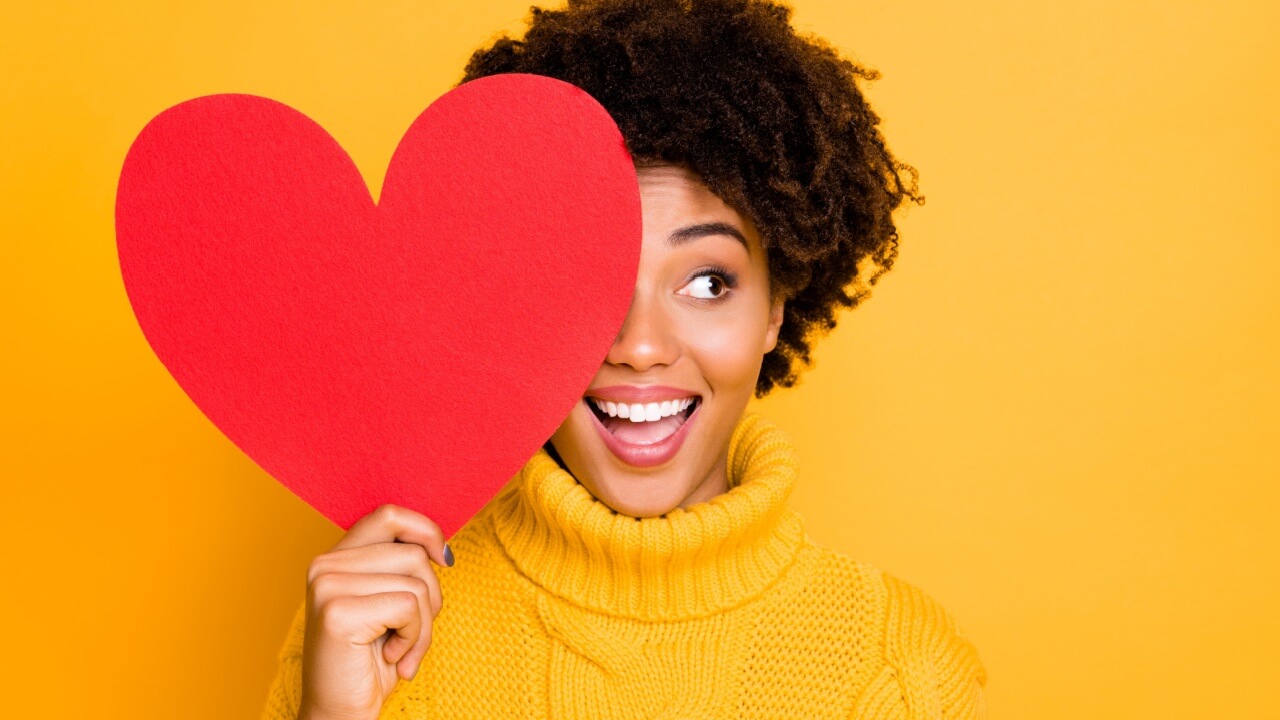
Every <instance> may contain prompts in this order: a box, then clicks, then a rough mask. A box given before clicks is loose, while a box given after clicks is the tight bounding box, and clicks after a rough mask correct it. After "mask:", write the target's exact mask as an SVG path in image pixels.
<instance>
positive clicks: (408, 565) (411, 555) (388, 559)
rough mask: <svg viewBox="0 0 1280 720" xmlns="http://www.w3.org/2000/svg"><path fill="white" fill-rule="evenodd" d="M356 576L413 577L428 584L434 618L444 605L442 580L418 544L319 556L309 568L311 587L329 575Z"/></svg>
mask: <svg viewBox="0 0 1280 720" xmlns="http://www.w3.org/2000/svg"><path fill="white" fill-rule="evenodd" d="M356 572H364V573H399V574H401V575H411V576H413V577H415V578H418V579H419V580H421V581H422V582H424V583H426V585H427V589H428V597H429V599H430V607H431V611H432V613H431V616H432V617H433V618H434V617H435V616H436V615H437V614H439V613H440V608H441V607H443V605H444V598H443V597H442V595H441V591H440V579H439V578H438V577H436V573H435V571H434V570H433V569H432V568H431V563H429V562H428V561H427V551H426V548H424V547H422V546H421V545H418V544H414V543H378V544H377V545H365V546H363V547H353V548H345V549H342V550H336V551H333V552H328V553H325V554H324V555H320V556H317V557H316V558H315V559H314V560H312V561H311V565H310V567H308V568H307V584H308V585H310V584H311V583H312V582H314V580H315V578H317V577H319V576H320V575H323V574H326V573H356Z"/></svg>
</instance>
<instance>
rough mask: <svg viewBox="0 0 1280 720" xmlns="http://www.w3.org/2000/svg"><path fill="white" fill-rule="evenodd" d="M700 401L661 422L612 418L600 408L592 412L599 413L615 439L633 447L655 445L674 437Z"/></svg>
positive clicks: (598, 415)
mask: <svg viewBox="0 0 1280 720" xmlns="http://www.w3.org/2000/svg"><path fill="white" fill-rule="evenodd" d="M697 404H698V401H697V400H695V401H693V402H692V403H690V404H689V407H688V408H686V409H685V410H683V411H681V412H678V413H674V414H672V415H668V416H667V417H664V418H661V419H659V420H652V421H645V422H633V421H631V420H629V419H627V418H618V417H610V416H609V415H607V414H605V413H600V412H598V410H599V408H596V407H594V406H593V407H592V412H596V413H597V417H599V418H600V422H601V424H603V425H604V426H605V429H607V430H608V431H609V432H610V433H612V434H613V436H614V437H616V438H618V439H619V440H621V441H623V442H625V443H629V444H632V445H653V444H655V443H659V442H662V441H663V440H666V439H667V438H669V437H671V436H672V435H674V434H675V433H676V432H677V431H678V430H679V429H680V426H681V425H684V424H685V422H686V421H688V419H689V418H690V417H691V416H692V415H693V411H694V410H695V409H696V407H695V406H696V405H697Z"/></svg>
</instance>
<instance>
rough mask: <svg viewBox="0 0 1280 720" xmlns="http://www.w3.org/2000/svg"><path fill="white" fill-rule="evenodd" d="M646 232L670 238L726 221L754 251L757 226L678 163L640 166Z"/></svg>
mask: <svg viewBox="0 0 1280 720" xmlns="http://www.w3.org/2000/svg"><path fill="white" fill-rule="evenodd" d="M636 179H637V181H638V182H639V185H640V204H641V208H642V211H643V213H644V233H645V235H646V236H660V237H661V238H667V237H669V236H670V235H671V234H672V233H678V232H679V231H680V230H682V229H684V228H687V227H689V226H693V225H699V224H708V223H724V224H727V225H729V226H731V227H733V228H736V229H737V230H738V231H739V232H740V233H741V234H742V235H744V236H745V237H746V239H747V244H748V246H749V248H751V249H752V250H753V252H754V248H755V247H758V246H759V238H758V236H757V235H756V232H755V227H754V226H753V225H752V224H751V222H750V221H749V220H748V219H747V218H745V217H743V216H742V215H741V214H740V213H738V211H737V210H735V209H734V208H733V206H731V205H729V204H728V203H726V202H725V201H724V200H722V199H721V198H720V196H718V195H716V194H715V193H713V192H711V190H710V189H708V188H707V186H706V185H704V184H703V183H702V181H701V180H700V179H699V178H698V177H697V176H696V175H694V174H693V173H691V172H689V171H688V170H686V169H684V168H681V167H678V166H674V165H656V166H643V167H638V168H637V169H636Z"/></svg>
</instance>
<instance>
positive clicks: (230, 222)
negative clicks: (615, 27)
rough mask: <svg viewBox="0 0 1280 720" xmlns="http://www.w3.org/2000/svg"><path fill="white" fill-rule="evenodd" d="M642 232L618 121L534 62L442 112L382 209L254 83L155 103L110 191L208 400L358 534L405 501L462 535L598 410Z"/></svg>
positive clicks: (397, 160)
mask: <svg viewBox="0 0 1280 720" xmlns="http://www.w3.org/2000/svg"><path fill="white" fill-rule="evenodd" d="M640 232H641V220H640V197H639V189H638V184H637V182H636V176H635V170H634V166H633V165H632V161H631V157H630V155H629V154H628V152H627V149H626V146H625V144H624V142H623V139H622V135H621V133H620V132H619V131H618V128H617V126H616V125H615V124H614V122H613V120H612V118H611V117H610V116H609V114H608V113H607V112H606V111H605V109H604V108H603V107H601V106H600V105H599V103H597V102H596V101H595V100H594V99H593V98H592V97H591V96H590V95H588V94H587V93H586V92H584V91H583V90H581V89H580V88H577V87H575V86H573V85H570V84H568V83H564V82H561V81H559V80H554V79H551V78H546V77H540V76H536V75H525V74H508V75H495V76H490V77H486V78H482V79H479V80H474V81H472V82H468V83H465V84H463V85H461V86H459V87H457V88H455V89H453V90H452V91H450V92H449V93H447V94H446V95H444V96H442V97H441V98H439V99H438V100H437V101H436V102H434V103H432V104H431V106H430V107H428V108H427V109H426V110H425V111H424V112H423V113H422V114H421V115H420V116H419V117H418V118H417V120H416V121H415V122H414V123H413V125H412V126H411V127H410V128H409V130H408V132H406V133H405V136H404V138H403V139H402V140H401V141H400V145H399V147H397V148H396V151H395V155H394V156H393V157H392V160H391V163H390V166H389V167H388V169H387V175H386V180H385V183H384V187H383V191H382V197H381V200H379V201H378V203H377V204H376V205H375V204H374V202H373V199H372V197H371V196H370V193H369V190H368V188H367V186H366V185H365V183H364V181H363V179H362V178H361V177H360V174H359V172H358V171H357V169H356V167H355V164H354V163H353V162H352V161H351V159H350V157H348V156H347V154H346V153H345V152H344V151H343V150H342V148H341V146H339V145H338V143H337V141H335V140H334V139H333V138H332V137H331V136H330V135H329V134H328V133H326V132H325V131H324V130H323V129H322V128H321V127H320V126H319V125H317V124H316V123H315V122H313V121H312V120H310V119H309V118H307V117H306V116H305V115H302V114H301V113H299V112H297V111H295V110H293V109H291V108H289V107H288V106H285V105H283V104H280V103H278V102H275V101H273V100H268V99H265V98H260V97H254V96H250V95H212V96H208V97H202V98H197V99H195V100H190V101H188V102H184V103H181V104H179V105H176V106H174V107H172V108H170V109H168V110H166V111H164V112H162V113H161V114H159V115H158V116H156V117H155V118H154V119H153V120H152V121H151V122H150V123H148V124H147V126H146V127H145V128H144V129H143V130H142V132H141V133H140V134H139V136H138V138H137V139H136V140H135V141H134V143H133V146H132V147H131V148H130V149H129V153H128V156H127V157H126V158H125V161H124V166H123V169H122V170H121V174H120V184H119V187H118V190H117V197H116V235H117V244H118V249H119V256H120V268H121V272H122V274H123V277H124V284H125V288H126V289H127V291H128V295H129V300H130V302H131V303H132V305H133V309H134V313H135V314H136V315H137V317H138V322H139V324H140V325H141V327H142V331H143V333H144V334H145V336H146V338H147V340H148V341H149V342H150V344H151V347H152V348H153V349H154V350H155V353H156V355H157V356H158V357H159V358H160V360H161V361H162V362H163V363H164V365H165V367H167V368H168V369H169V372H170V373H172V374H173V376H174V378H176V379H177V381H178V383H179V384H180V385H181V386H182V388H183V390H185V391H186V393H187V394H188V395H189V396H190V397H191V399H192V400H193V401H194V402H195V404H196V405H197V406H199V408H200V409H201V410H202V411H203V412H204V414H205V415H207V416H208V417H209V419H210V420H211V421H212V422H213V423H214V424H215V425H216V426H217V427H218V428H219V429H220V430H222V432H223V433H225V434H226V435H227V437H228V438H230V439H231V441H232V442H234V443H235V444H236V445H237V446H239V447H240V448H241V449H242V450H243V451H244V452H245V453H246V454H248V455H249V457H251V458H253V460H254V461H256V462H257V463H258V464H259V465H260V466H262V468H263V469H264V470H266V471H267V472H268V473H270V474H271V475H272V476H273V477H275V478H276V479H277V480H279V481H280V482H281V483H283V484H284V485H286V486H287V487H288V488H289V489H290V490H292V491H293V492H294V493H296V494H297V495H298V496H299V497H301V498H302V499H303V500H304V501H306V502H307V503H309V504H310V505H312V506H313V507H315V508H316V509H317V510H319V511H320V512H321V513H323V514H324V515H325V516H326V517H328V518H329V519H330V520H332V521H333V522H335V523H337V524H338V525H339V526H341V527H342V528H343V529H347V528H349V527H350V526H351V525H352V524H353V523H354V522H355V521H356V520H358V519H359V518H360V517H362V516H363V515H365V514H366V513H368V512H369V511H371V510H373V509H374V508H376V507H377V506H378V505H380V504H382V503H388V502H390V503H396V504H399V505H404V506H406V507H410V508H413V509H415V510H418V511H419V512H422V513H424V514H426V515H427V516H428V517H431V518H432V519H433V520H435V521H436V522H437V523H439V525H440V527H441V528H442V529H443V530H444V532H445V534H446V536H452V535H453V533H454V532H455V531H456V530H457V529H458V528H459V527H461V526H462V525H463V524H464V523H466V521H467V520H468V519H470V518H471V517H472V516H473V515H474V514H475V513H476V511H478V510H479V509H480V508H481V507H482V506H483V505H484V504H485V503H486V502H488V500H489V499H490V498H492V497H493V495H494V494H495V493H496V492H497V491H498V490H499V489H500V488H501V487H502V485H503V484H505V483H506V481H508V480H509V479H511V478H512V477H513V476H514V474H515V473H516V472H518V471H519V469H520V467H521V466H522V465H523V463H524V462H526V461H527V460H528V458H529V457H530V456H532V455H533V453H534V452H536V451H537V449H538V447H539V446H540V445H541V444H542V443H543V442H545V441H546V440H547V438H549V437H550V436H551V434H552V433H553V432H554V431H555V429H556V428H557V427H558V426H559V424H560V423H561V422H562V421H563V420H564V418H565V417H567V416H568V414H569V412H570V410H572V408H573V406H574V404H575V403H577V402H579V401H580V400H581V397H582V393H583V392H584V391H585V390H586V388H587V387H588V386H589V385H590V383H591V380H592V379H593V378H594V376H595V373H596V372H597V370H598V369H599V367H600V363H601V362H602V361H603V359H604V357H605V355H606V354H607V353H608V350H609V347H610V345H611V344H612V342H613V340H614V338H615V336H616V334H617V331H618V329H619V328H620V327H621V326H622V322H623V320H624V319H625V317H626V312H627V309H628V306H629V304H630V300H631V292H632V288H633V287H634V284H635V278H636V271H637V268H638V264H639V257H640Z"/></svg>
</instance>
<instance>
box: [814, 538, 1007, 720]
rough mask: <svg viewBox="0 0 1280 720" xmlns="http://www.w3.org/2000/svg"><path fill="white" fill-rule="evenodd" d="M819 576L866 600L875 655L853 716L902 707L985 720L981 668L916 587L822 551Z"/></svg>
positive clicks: (952, 620) (942, 611) (957, 630)
mask: <svg viewBox="0 0 1280 720" xmlns="http://www.w3.org/2000/svg"><path fill="white" fill-rule="evenodd" d="M810 544H811V545H813V547H814V548H815V549H816V550H817V552H818V553H819V556H820V560H819V562H818V563H817V567H818V568H825V570H822V569H820V570H818V571H817V573H816V575H817V577H815V580H817V579H818V577H825V578H826V581H827V582H828V583H829V582H832V581H836V582H837V584H838V585H840V586H842V587H844V588H845V592H848V593H853V594H856V595H857V596H858V597H861V598H866V599H867V601H868V604H867V605H866V606H865V607H864V609H863V613H864V614H865V615H867V616H870V617H871V618H873V621H872V622H871V627H869V628H868V631H869V634H870V636H871V638H873V640H872V642H871V643H869V644H871V645H872V646H874V647H876V648H877V650H878V652H877V653H875V654H876V655H877V656H878V657H877V658H876V659H875V660H874V661H873V662H872V663H870V664H869V666H868V667H867V668H866V671H867V672H866V673H865V674H863V675H862V676H861V677H860V678H859V682H858V683H857V685H858V687H857V696H858V699H857V705H858V710H859V711H858V712H857V713H855V716H856V717H864V716H865V717H875V716H877V712H876V711H875V709H876V708H880V709H881V710H883V709H884V708H885V707H887V706H890V705H894V706H903V705H905V710H907V712H908V714H909V715H910V716H911V717H928V718H934V717H938V718H941V717H947V718H952V717H955V718H985V717H986V706H985V699H984V696H983V692H984V689H985V686H986V682H987V672H986V668H985V666H984V665H983V663H982V660H981V658H980V656H979V654H978V651H977V648H976V647H975V645H974V643H973V642H972V641H971V640H970V638H969V637H968V636H967V635H966V633H965V632H964V629H963V627H962V625H961V623H960V622H959V620H958V619H957V618H956V616H955V615H953V614H952V613H951V612H949V611H948V610H947V609H946V608H944V607H943V606H942V604H941V603H940V602H938V600H936V599H935V598H934V597H932V596H931V595H929V594H928V593H927V592H925V591H924V590H922V589H921V588H919V587H917V586H916V585H914V584H912V583H910V582H908V581H906V580H904V579H902V578H899V577H897V576H895V575H893V574H890V573H888V572H885V571H884V570H882V569H880V568H879V567H877V566H875V565H872V564H870V563H867V562H863V561H859V560H855V559H853V558H851V557H849V556H847V555H844V554H843V553H840V552H838V551H835V550H832V549H830V548H826V547H823V546H820V545H816V544H813V543H812V541H810Z"/></svg>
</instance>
